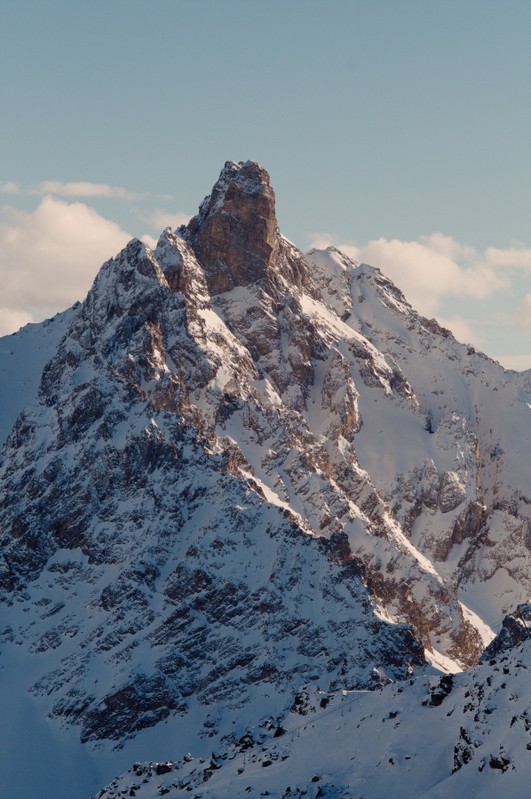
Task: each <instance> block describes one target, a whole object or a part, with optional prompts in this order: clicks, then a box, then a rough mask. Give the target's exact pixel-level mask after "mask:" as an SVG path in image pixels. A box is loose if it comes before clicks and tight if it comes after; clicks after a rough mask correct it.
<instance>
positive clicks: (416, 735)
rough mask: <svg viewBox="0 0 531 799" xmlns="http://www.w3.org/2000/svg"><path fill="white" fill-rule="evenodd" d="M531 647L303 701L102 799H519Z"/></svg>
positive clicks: (114, 787)
mask: <svg viewBox="0 0 531 799" xmlns="http://www.w3.org/2000/svg"><path fill="white" fill-rule="evenodd" d="M530 668H531V640H530V639H529V638H526V639H525V640H524V641H523V642H521V643H520V644H518V645H517V646H515V647H514V648H511V649H510V650H505V651H503V653H501V654H500V655H499V656H498V657H497V658H496V660H491V661H489V662H487V663H484V664H482V665H481V666H476V667H474V668H472V669H471V670H470V671H468V672H467V673H461V674H457V675H453V676H450V675H447V676H443V677H431V678H425V677H418V678H412V679H411V680H408V681H406V682H404V683H401V684H400V685H388V686H386V687H384V688H383V689H382V690H380V691H376V692H368V693H356V692H347V691H344V692H342V693H339V694H329V693H327V692H324V691H320V692H319V691H316V692H311V693H309V692H302V693H301V695H300V696H299V697H298V701H296V702H295V703H294V706H293V708H292V712H291V713H290V714H288V715H287V716H286V717H284V718H281V719H278V718H277V719H268V720H264V721H263V723H262V725H261V726H259V727H257V728H256V729H254V730H253V731H252V733H249V734H248V735H247V736H243V737H241V738H240V739H239V740H237V741H235V742H234V745H233V746H230V747H225V748H224V749H223V750H220V751H215V752H213V753H212V754H211V756H210V757H207V758H197V757H194V752H193V751H192V752H190V753H185V752H181V753H180V755H181V757H180V759H178V760H171V761H168V762H159V763H146V762H142V763H141V762H138V763H136V764H135V765H134V766H133V768H132V769H131V770H130V771H129V772H128V773H126V774H124V775H123V776H122V777H120V778H117V779H116V780H114V781H113V782H112V783H110V784H109V785H108V786H107V787H106V788H105V789H104V790H103V791H101V792H99V793H98V794H97V795H98V796H99V797H101V799H118V797H120V796H124V795H125V796H136V797H137V799H155V797H158V796H168V799H173V798H174V797H175V799H177V798H178V797H184V796H194V797H196V799H222V797H230V798H231V799H237V797H241V798H242V799H246V797H249V796H251V797H259V796H269V797H271V799H295V797H298V798H300V797H302V796H306V797H310V798H313V797H315V799H317V797H330V799H353V798H354V797H365V798H366V799H403V797H408V799H421V797H422V799H428V797H429V799H453V797H457V796H459V797H461V796H462V797H467V799H473V798H474V797H478V799H479V797H481V798H482V799H498V798H499V796H500V795H503V796H507V797H511V799H527V797H528V796H529V786H530V784H531V705H530V699H529V678H530V673H529V670H530Z"/></svg>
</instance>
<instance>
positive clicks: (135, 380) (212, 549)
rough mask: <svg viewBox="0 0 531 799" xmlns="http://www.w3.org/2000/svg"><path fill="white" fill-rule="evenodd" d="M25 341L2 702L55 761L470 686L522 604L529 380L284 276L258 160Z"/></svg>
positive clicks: (384, 288)
mask: <svg viewBox="0 0 531 799" xmlns="http://www.w3.org/2000/svg"><path fill="white" fill-rule="evenodd" d="M45 331H46V335H43V336H42V341H43V344H42V347H43V348H44V347H45V349H43V353H42V354H41V355H39V359H38V360H37V361H36V363H38V364H39V367H38V368H39V370H40V372H41V375H40V386H39V388H38V390H37V387H36V386H37V381H36V380H35V378H33V382H31V381H30V382H28V381H26V379H25V378H24V380H22V378H21V377H20V376H17V370H16V366H15V369H13V368H12V361H9V364H8V365H7V361H6V364H4V363H3V362H1V363H0V368H1V370H2V371H1V373H2V374H4V375H6V380H7V381H9V379H10V377H9V375H10V374H12V373H13V374H14V376H15V377H16V380H18V382H16V385H19V384H20V385H22V383H24V385H28V388H27V390H25V392H24V393H23V394H22V393H21V394H20V407H19V408H18V409H16V408H15V407H14V405H13V403H11V405H10V406H9V408H6V416H5V420H6V421H5V427H6V429H8V430H9V433H8V435H7V438H6V440H5V443H4V447H3V451H2V459H1V463H0V481H1V485H2V495H1V497H0V543H1V559H0V590H1V599H2V604H1V607H0V609H1V612H2V620H1V623H0V634H1V635H2V640H3V642H4V649H5V652H4V658H5V659H6V660H5V662H6V663H7V664H8V668H7V671H6V673H9V674H11V675H12V676H11V678H10V680H8V681H5V682H4V685H5V686H6V687H5V690H6V691H8V692H9V691H10V690H11V687H12V686H14V685H15V684H16V685H18V689H17V690H20V685H23V686H24V702H26V701H32V702H35V705H36V706H38V707H39V708H41V710H42V711H43V713H44V714H48V715H49V716H50V718H52V719H54V723H55V724H60V725H62V726H63V728H64V729H66V730H68V729H73V730H74V731H75V734H76V737H77V739H79V738H81V740H83V741H85V742H91V741H94V740H96V739H98V740H100V741H101V740H109V741H114V742H117V741H119V742H120V743H121V744H124V741H129V742H130V743H128V744H127V746H133V745H134V744H133V743H131V741H134V737H135V736H138V735H139V734H140V733H141V734H142V735H147V732H146V731H148V730H153V731H154V732H153V735H154V736H156V734H157V733H156V730H157V729H158V728H160V726H161V724H164V725H169V728H171V730H172V734H173V735H175V736H177V737H178V738H180V737H186V739H187V740H190V741H194V742H195V745H196V746H197V747H200V748H201V747H202V748H203V749H204V748H205V746H208V745H209V744H212V745H213V743H214V742H215V741H218V742H219V741H220V740H221V739H222V738H223V737H224V736H226V735H227V734H228V733H229V732H230V733H231V734H232V733H233V732H234V729H235V728H236V729H239V730H241V734H242V735H243V734H244V732H245V729H246V726H247V725H249V724H251V723H253V722H255V721H256V720H257V719H259V718H260V717H262V716H271V717H275V716H278V715H281V714H282V713H283V712H285V711H286V708H288V707H290V706H291V704H292V702H293V697H294V695H295V694H296V692H297V691H298V690H299V688H300V687H301V685H303V684H306V685H315V684H319V686H320V688H321V689H326V690H328V689H330V690H335V689H340V688H345V689H355V688H356V689H360V688H367V689H370V688H373V687H374V685H375V684H376V683H379V684H383V683H385V682H387V681H388V680H390V679H392V680H398V679H400V678H403V677H405V676H406V675H408V674H409V673H410V672H411V669H413V668H420V667H423V664H424V663H425V659H428V660H429V661H432V662H434V663H441V662H442V663H443V664H445V665H446V666H452V667H453V668H458V667H460V666H470V665H471V664H473V663H475V662H476V661H477V659H478V657H479V655H480V653H481V651H482V650H483V648H484V644H485V643H488V641H489V640H490V638H492V636H493V633H492V632H491V631H490V629H489V625H491V626H494V625H495V624H497V623H498V622H499V620H500V618H501V616H502V615H503V614H504V613H505V612H506V611H507V610H508V609H510V608H511V607H515V606H516V605H517V604H518V603H520V602H522V601H524V600H525V599H526V598H527V596H528V593H529V590H530V576H529V575H530V573H531V569H530V521H529V520H530V509H531V499H530V498H529V497H530V489H529V481H528V470H527V461H528V452H529V445H530V444H531V441H530V436H531V434H530V425H529V418H530V417H529V407H530V404H531V376H530V374H528V373H525V374H523V375H517V374H516V373H508V372H505V371H504V370H503V369H502V368H501V367H500V366H499V365H498V364H496V363H494V362H492V361H490V360H489V359H487V358H486V357H485V356H483V355H481V354H479V353H476V352H475V351H473V350H471V349H470V348H467V347H465V346H464V345H461V344H459V343H458V342H457V341H456V340H455V339H454V338H453V336H452V335H451V334H450V333H449V331H447V330H445V329H443V328H441V327H440V326H439V325H438V324H437V323H436V322H435V321H434V320H426V319H424V318H422V317H420V316H419V315H418V314H417V313H416V312H415V311H414V310H413V309H412V308H411V307H410V306H409V305H408V304H407V302H406V300H405V298H404V297H403V295H402V294H401V293H400V291H399V290H398V289H397V288H396V287H395V286H393V284H391V283H390V282H389V281H387V280H386V279H385V278H384V276H383V275H382V274H381V273H380V272H379V270H377V269H374V268H372V267H368V266H365V265H362V266H360V265H357V264H355V263H353V262H351V261H349V259H348V258H347V257H346V256H344V255H342V254H341V253H339V252H338V251H337V250H334V249H333V248H332V249H330V250H327V251H321V252H317V251H312V252H311V253H309V254H308V255H307V256H303V255H302V253H300V252H299V251H298V250H297V249H296V248H295V247H294V246H293V245H292V244H290V243H289V242H288V241H287V240H286V239H285V238H283V236H282V235H281V234H280V233H279V231H278V227H277V222H276V217H275V210H274V194H273V191H272V189H271V187H270V185H269V178H268V176H267V173H266V172H265V170H263V169H262V168H261V167H259V166H258V165H257V164H255V163H253V162H245V163H240V164H234V163H232V162H229V163H227V164H226V165H225V168H224V169H223V171H222V173H221V175H220V178H219V180H218V182H217V183H216V185H215V186H214V189H213V191H212V193H211V195H209V197H207V198H206V200H205V201H204V202H203V204H202V205H201V208H200V211H199V214H198V215H197V216H196V217H194V219H193V220H192V221H191V222H190V224H189V225H188V226H187V227H186V228H181V229H180V230H179V231H178V232H177V233H174V232H172V231H171V230H166V231H164V232H163V234H162V235H161V237H160V239H159V242H158V244H157V246H156V248H155V249H154V250H151V249H150V248H148V247H147V246H146V245H145V244H143V243H142V242H140V241H137V240H133V241H132V242H130V243H129V244H128V246H127V247H126V248H125V249H124V250H123V251H122V252H121V253H119V254H118V256H116V258H113V259H111V260H110V261H108V262H107V263H106V264H104V265H103V267H102V268H101V270H100V273H99V274H98V276H97V277H96V280H95V282H94V285H93V287H92V288H91V290H90V292H89V294H88V296H87V298H86V300H85V301H84V302H83V303H82V304H80V305H78V306H75V307H74V308H73V309H71V311H69V312H68V313H67V314H66V315H63V316H62V317H60V318H57V319H56V320H52V321H51V322H49V323H47V327H46V328H44V327H43V334H44V332H45ZM36 338H37V336H36V334H34V333H32V332H31V331H29V332H28V331H26V332H24V331H21V333H20V334H17V335H16V336H15V337H11V339H13V341H12V342H10V348H9V353H15V352H18V351H20V352H22V351H23V350H24V347H27V341H26V340H27V339H31V340H32V341H33V340H36ZM24 342H26V343H24ZM45 345H46V346H45ZM2 352H3V351H2V350H0V359H1V357H2ZM44 352H46V353H47V357H44ZM6 357H7V356H6ZM9 357H10V358H12V356H11V355H10V356H9ZM4 367H5V368H4ZM24 368H26V369H27V367H26V366H25V367H24ZM21 369H22V365H21ZM15 377H14V378H13V379H15ZM14 384H15V383H14ZM32 386H33V387H34V388H31V387H32ZM500 407H503V408H504V409H505V412H504V414H503V416H502V417H500V413H499V410H500ZM1 408H2V405H1V404H0V410H1ZM15 411H18V418H17V416H16V412H15ZM15 418H16V421H15V422H14V424H11V420H13V419H15ZM7 420H9V421H7ZM441 658H444V660H441ZM14 675H17V679H15V676H14ZM28 697H33V699H31V700H30V699H29V698H28ZM21 701H22V700H21ZM39 712H40V711H39ZM65 734H66V733H65ZM152 740H155V737H154V738H153V739H152ZM124 745H125V744H124ZM0 749H1V747H0ZM127 751H132V749H128V750H127Z"/></svg>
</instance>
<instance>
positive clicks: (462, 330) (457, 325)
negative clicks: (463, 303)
mask: <svg viewBox="0 0 531 799" xmlns="http://www.w3.org/2000/svg"><path fill="white" fill-rule="evenodd" d="M437 319H438V321H439V322H440V323H441V325H442V326H443V327H447V328H448V330H451V331H452V333H453V334H454V336H455V337H456V339H457V340H458V341H462V342H464V343H465V344H472V345H473V346H474V347H481V336H480V335H479V334H478V333H477V331H476V330H474V328H473V327H472V325H471V324H470V322H468V321H467V320H466V319H465V318H464V317H462V316H458V315H456V314H454V315H452V316H437Z"/></svg>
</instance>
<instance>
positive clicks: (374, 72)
mask: <svg viewBox="0 0 531 799" xmlns="http://www.w3.org/2000/svg"><path fill="white" fill-rule="evenodd" d="M530 45H531V4H530V3H528V2H527V0H526V2H523V0H511V1H510V2H505V3H502V2H501V0H500V2H492V0H460V2H453V0H444V2H443V1H442V0H371V2H369V0H365V1H364V2H356V0H328V2H326V3H325V2H321V1H319V2H315V1H314V0H282V1H280V0H267V1H266V0H263V1H262V2H260V0H245V1H244V0H193V1H192V0H150V1H148V0H105V2H102V0H91V2H89V1H88V0H77V2H72V0H68V2H67V1H66V0H47V2H46V3H43V2H42V0H41V1H40V2H35V1H34V0H32V1H31V2H29V1H28V0H17V2H15V0H4V2H3V3H2V4H1V5H0V67H1V71H0V74H1V76H2V77H1V81H0V104H1V105H0V108H1V109H2V123H1V125H0V153H1V156H0V207H1V215H0V278H1V279H2V285H3V290H2V292H1V293H0V330H1V331H3V332H9V331H10V330H11V329H14V328H15V327H16V326H17V325H19V324H21V323H24V322H26V321H30V320H31V319H39V318H42V317H43V316H45V315H49V314H50V313H53V312H55V311H56V310H59V309H62V308H64V307H66V306H67V305H69V304H71V302H73V301H74V300H75V299H78V298H82V297H83V296H84V293H85V292H86V290H87V289H88V288H89V286H90V283H91V281H92V279H93V278H94V276H95V274H96V271H97V269H98V267H99V265H100V264H101V262H102V261H103V260H105V259H106V258H108V257H110V256H111V255H113V254H114V253H115V252H116V251H117V250H118V249H119V248H120V247H121V246H123V243H124V242H125V241H126V240H127V239H128V238H129V237H130V236H132V235H136V236H139V237H141V236H146V237H156V235H157V233H158V232H160V230H161V229H162V228H163V227H164V226H165V225H166V224H172V225H173V224H177V223H178V222H179V221H182V220H183V219H185V218H186V217H187V216H189V215H190V214H192V213H194V212H195V210H196V209H197V206H198V205H199V203H200V201H201V200H202V198H203V196H204V195H205V194H207V193H208V191H209V190H210V188H211V186H212V184H213V182H214V181H215V179H216V177H217V175H218V173H219V171H220V169H221V167H222V166H223V163H224V162H225V161H226V160H228V159H232V160H246V159H247V158H253V159H255V160H257V161H259V162H260V163H261V164H263V166H265V167H266V168H267V169H268V170H269V172H270V174H271V180H272V184H273V186H274V188H275V191H276V195H277V214H278V218H279V223H280V227H281V229H282V231H283V232H284V233H285V235H287V236H288V238H290V239H291V240H292V241H294V242H295V243H296V244H297V245H298V246H299V247H300V248H301V249H303V250H304V249H307V248H309V247H310V246H312V245H313V244H321V245H323V244H332V243H333V244H336V245H339V246H342V247H344V248H345V249H347V250H348V251H349V252H350V253H351V254H352V255H353V256H355V257H357V258H359V259H362V260H368V261H369V262H371V263H373V264H375V265H377V266H381V268H382V269H383V270H384V272H386V273H387V274H388V275H389V276H390V277H391V278H392V279H393V280H394V281H395V282H396V283H397V285H398V286H399V287H400V288H402V289H403V290H404V291H405V293H406V296H407V297H408V299H410V301H411V302H412V303H413V304H414V305H415V306H416V307H418V309H419V310H421V311H422V312H423V313H426V314H427V315H430V316H432V315H433V316H436V317H437V318H439V319H441V320H442V321H443V322H445V323H447V324H448V325H449V326H450V327H451V328H452V329H453V330H454V332H455V333H456V335H457V336H458V337H459V338H461V339H463V340H466V341H471V342H472V343H474V344H476V346H478V347H479V348H480V349H482V350H484V351H485V352H487V354H489V355H491V356H494V357H497V358H498V359H500V360H502V362H503V363H505V364H506V365H508V366H518V367H521V368H524V367H526V368H527V367H531V158H530V157H529V141H530V140H531V102H530V99H529V98H530V89H531V46H530Z"/></svg>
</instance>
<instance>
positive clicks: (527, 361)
mask: <svg viewBox="0 0 531 799" xmlns="http://www.w3.org/2000/svg"><path fill="white" fill-rule="evenodd" d="M493 358H495V360H497V361H499V362H500V363H501V365H502V366H504V367H505V368H506V369H514V370H515V371H517V372H524V371H525V370H526V369H531V355H493Z"/></svg>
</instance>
